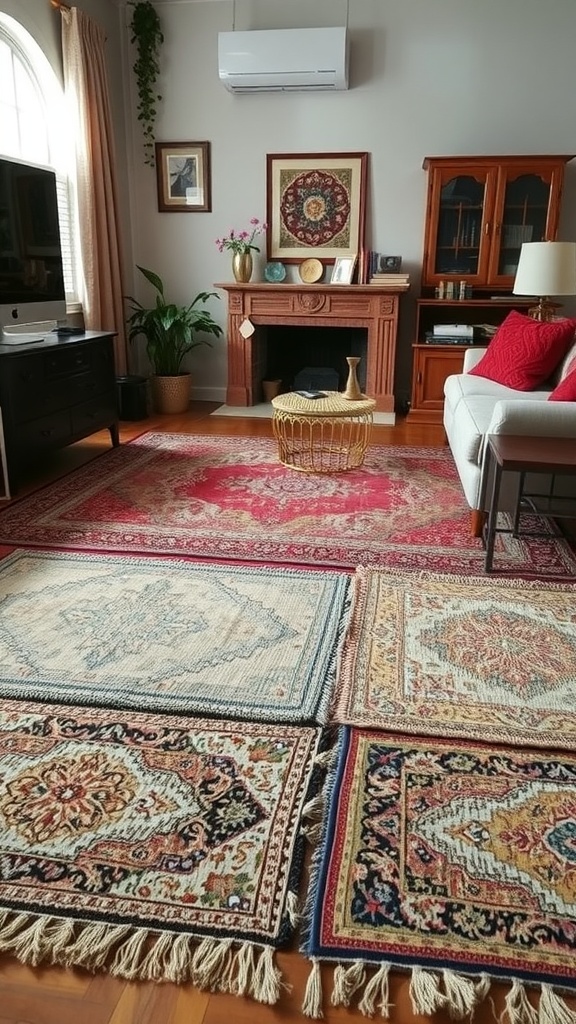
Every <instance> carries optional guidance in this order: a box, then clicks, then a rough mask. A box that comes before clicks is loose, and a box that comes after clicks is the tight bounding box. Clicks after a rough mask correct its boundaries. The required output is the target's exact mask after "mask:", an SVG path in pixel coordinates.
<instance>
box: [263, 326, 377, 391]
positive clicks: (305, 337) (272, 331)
mask: <svg viewBox="0 0 576 1024" xmlns="http://www.w3.org/2000/svg"><path fill="white" fill-rule="evenodd" d="M260 345H261V351H259V353H258V359H257V363H258V365H259V367H260V368H261V372H262V379H263V380H281V381H282V386H281V390H282V391H292V390H295V389H298V388H300V387H302V386H305V387H306V386H318V387H321V388H322V389H323V390H333V391H343V390H344V388H345V387H346V381H347V379H348V363H347V362H346V356H359V358H360V363H359V364H358V370H357V373H358V381H359V383H360V387H361V389H362V391H365V390H366V363H367V358H366V357H367V349H368V331H367V330H366V328H363V327H316V326H314V327H297V326H294V325H287V326H285V325H281V324H278V325H277V326H276V325H275V326H269V327H268V328H267V329H266V330H265V331H262V333H261V339H260ZM304 370H306V371H308V373H307V374H306V376H309V375H312V376H315V379H316V380H318V381H320V380H325V381H326V382H327V383H326V384H323V385H320V384H319V383H318V384H317V385H306V384H304V385H303V384H302V383H301V382H299V381H302V380H303V377H302V371H304ZM314 371H316V373H314ZM298 375H300V378H299V380H297V378H298ZM332 382H333V383H332Z"/></svg>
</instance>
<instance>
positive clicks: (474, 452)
mask: <svg viewBox="0 0 576 1024" xmlns="http://www.w3.org/2000/svg"><path fill="white" fill-rule="evenodd" d="M494 404H495V403H494V399H493V398H489V397H487V396H483V395H471V396H470V398H468V399H467V400H466V401H465V402H459V403H458V405H457V406H456V408H455V409H454V410H453V412H452V421H451V431H450V434H451V436H450V448H451V449H452V454H453V455H454V460H455V462H456V463H457V464H459V463H460V462H470V463H472V464H473V465H476V466H478V465H480V463H481V461H482V448H483V443H484V435H485V434H486V432H487V430H488V427H489V426H490V421H491V419H492V413H493V411H494Z"/></svg>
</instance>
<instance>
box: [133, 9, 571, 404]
mask: <svg viewBox="0 0 576 1024" xmlns="http://www.w3.org/2000/svg"><path fill="white" fill-rule="evenodd" d="M346 7H347V5H346V2H345V0H314V3H310V2H309V0H290V2H287V0H236V3H235V5H234V4H233V3H232V0H205V2H195V0H191V2H186V0H184V2H182V0H174V2H171V0H165V2H162V0H157V3H156V8H157V10H158V13H159V15H160V18H161V20H162V25H163V29H164V34H165V37H166V39H165V46H164V50H163V55H162V67H163V81H162V85H161V89H160V91H161V92H162V94H163V101H162V103H161V104H160V108H159V119H158V124H157V138H158V139H159V140H160V141H176V140H189V141H194V140H204V139H207V140H210V142H211V147H212V212H211V213H182V214H173V213H169V214H168V213H158V212H157V203H156V194H155V189H156V182H155V175H154V172H153V171H151V170H149V169H146V168H144V166H143V164H142V160H141V159H140V156H139V154H138V153H136V155H135V164H134V177H133V186H134V187H133V193H132V197H133V201H134V208H135V209H137V210H138V216H137V217H134V218H133V221H132V223H133V229H134V235H133V244H134V252H135V255H136V257H137V261H138V262H139V263H142V264H143V265H144V266H148V267H152V268H153V269H155V270H156V271H158V272H159V273H160V274H161V275H162V276H164V277H165V279H166V280H167V281H168V282H169V283H170V292H171V294H172V295H173V296H174V298H175V299H177V300H184V299H185V298H187V297H188V296H192V295H194V294H196V292H197V291H199V290H203V289H208V288H210V287H211V286H212V284H213V282H218V281H228V280H230V279H231V271H230V254H229V253H223V254H220V253H219V252H218V251H217V249H216V246H215V244H214V239H215V238H216V237H218V236H219V235H222V234H223V233H225V232H226V231H227V230H228V228H230V227H232V226H233V227H236V228H239V229H241V228H244V227H247V226H248V221H249V219H250V218H251V217H253V216H257V217H261V218H263V217H264V216H265V209H266V154H267V153H285V152H288V153H291V152H294V153H304V152H315V153H322V152H336V151H354V150H365V151H368V152H369V153H370V162H371V171H370V185H369V202H368V234H369V239H370V242H371V245H372V247H373V248H374V249H377V250H379V251H381V252H388V253H400V254H402V256H403V258H404V266H405V267H406V269H409V270H410V272H411V274H412V279H413V285H412V289H411V292H410V293H408V295H407V296H405V297H404V298H403V299H402V313H401V325H400V339H399V353H398V360H397V388H396V391H397V396H398V397H399V398H401V399H402V398H406V397H407V396H408V394H409V375H410V365H411V352H410V346H411V343H412V341H413V340H414V339H413V334H412V332H413V322H414V299H415V297H416V295H417V294H418V289H419V278H418V275H419V267H420V262H421V250H422V239H423V221H424V204H425V187H426V175H425V172H424V171H423V170H422V160H423V158H424V157H425V156H427V155H430V156H432V155H443V154H458V153H461V154H468V153H471V154H474V153H478V154H498V153H502V154H506V153H547V152H549V153H576V87H575V86H574V75H573V66H574V40H575V39H576V4H574V0H547V2H546V3H545V4H544V3H542V2H541V0H482V2H477V0H434V2H433V3H431V2H430V0H388V2H387V3H384V2H383V0H349V12H348V17H349V28H350V33H351V42H352V50H351V88H350V90H349V91H348V92H341V93H334V94H330V95H325V94H318V93H290V94H288V93H287V94H278V93H269V94H260V95H256V96H233V95H231V94H230V93H228V92H227V91H226V90H225V89H224V88H223V87H222V86H221V85H220V83H219V81H218V74H217V35H218V32H219V31H220V30H230V29H232V28H233V27H235V28H237V29H260V28H294V27H308V26H310V27H313V26H321V25H338V24H344V23H345V20H346ZM234 13H235V25H234V26H233V16H234ZM560 237H562V238H565V239H576V161H575V162H574V167H570V169H569V171H568V173H567V181H566V187H565V201H564V208H563V217H562V223H561V234H560ZM263 263H264V258H263V257H262V258H261V259H260V260H259V261H258V262H257V268H256V273H255V278H256V277H257V275H261V271H262V266H263ZM139 293H140V294H142V292H141V291H140V292H139ZM144 294H146V293H145V292H144ZM221 294H222V301H221V302H220V303H218V302H213V303H212V304H211V309H212V311H213V313H214V315H215V316H216V317H217V318H218V319H219V320H220V322H221V323H222V324H223V325H225V323H226V317H225V313H226V302H225V293H221ZM190 365H191V367H192V369H193V370H194V376H195V382H196V389H195V394H196V396H197V397H213V398H220V397H222V395H223V390H222V389H223V388H224V386H225V383H226V346H225V343H224V341H220V342H216V343H215V347H214V349H212V350H210V349H205V348H202V349H200V350H199V352H198V353H197V354H194V355H193V356H192V357H191V364H190ZM214 389H216V390H214Z"/></svg>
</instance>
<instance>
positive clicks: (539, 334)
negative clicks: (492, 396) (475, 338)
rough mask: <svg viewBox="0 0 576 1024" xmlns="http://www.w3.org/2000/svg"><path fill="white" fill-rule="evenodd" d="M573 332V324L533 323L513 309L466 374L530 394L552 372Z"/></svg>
mask: <svg viewBox="0 0 576 1024" xmlns="http://www.w3.org/2000/svg"><path fill="white" fill-rule="evenodd" d="M575 328H576V321H574V320H568V319H566V320H551V321H542V320H534V319H533V318H532V317H531V316H526V314H525V313H518V311H517V310H515V309H513V310H511V311H510V313H508V316H507V317H506V319H505V320H504V321H503V323H501V324H500V327H499V328H498V330H497V331H496V334H495V335H494V337H493V338H492V340H491V342H490V344H489V345H488V348H487V349H486V352H485V354H484V355H483V356H482V359H481V360H480V362H479V363H477V364H476V366H474V367H473V368H472V369H471V370H470V371H469V372H470V373H472V374H475V375H476V376H478V377H488V379H489V380H494V381H496V382H497V383H498V384H504V385H505V386H506V387H508V388H515V389H516V391H533V389H534V388H537V387H538V385H539V384H542V383H543V382H544V381H545V380H547V379H548V378H549V377H550V375H551V373H553V371H554V370H555V369H556V367H557V366H558V363H559V362H560V360H561V359H562V356H563V355H565V353H566V352H567V351H568V348H569V347H570V345H571V344H572V342H573V339H574V329H575Z"/></svg>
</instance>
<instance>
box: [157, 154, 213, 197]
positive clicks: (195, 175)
mask: <svg viewBox="0 0 576 1024" xmlns="http://www.w3.org/2000/svg"><path fill="white" fill-rule="evenodd" d="M155 151H156V178H157V185H158V209H159V210H160V212H161V213H208V212H209V211H210V210H211V209H212V198H211V194H210V143H209V142H157V143H156V145H155Z"/></svg>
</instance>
